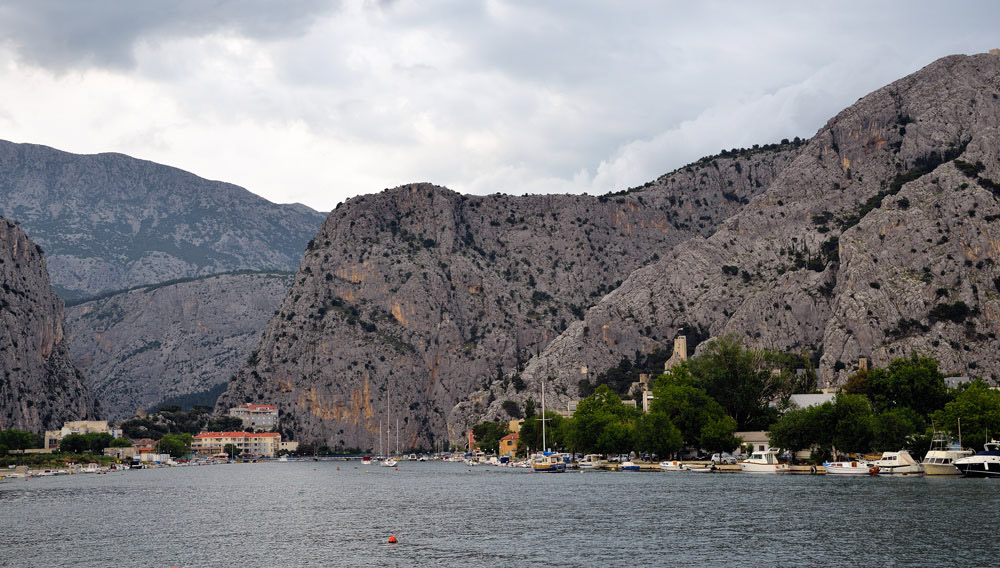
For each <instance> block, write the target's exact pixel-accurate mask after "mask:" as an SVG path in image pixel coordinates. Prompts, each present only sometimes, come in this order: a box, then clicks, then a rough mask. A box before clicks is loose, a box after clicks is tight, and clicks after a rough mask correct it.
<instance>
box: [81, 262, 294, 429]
mask: <svg viewBox="0 0 1000 568" xmlns="http://www.w3.org/2000/svg"><path fill="white" fill-rule="evenodd" d="M291 282H292V274H291V273H230V274H221V275H216V276H208V277H202V278H196V279H192V280H188V281H183V282H172V283H166V284H157V285H154V286H146V287H142V288H138V289H134V290H129V291H127V292H122V293H118V294H112V295H109V296H107V297H104V298H101V299H97V300H91V301H86V302H81V303H77V304H72V305H70V306H69V307H67V308H66V329H67V332H66V340H67V343H68V345H69V353H70V355H71V357H72V359H73V362H74V363H75V364H76V366H77V367H78V368H79V369H81V370H82V371H83V372H84V374H85V375H86V377H87V382H88V384H89V385H90V387H91V389H92V390H93V392H94V393H95V395H96V396H97V398H98V400H100V401H101V407H102V409H103V411H104V413H105V414H106V415H107V417H108V418H109V419H112V420H118V419H122V418H127V417H129V416H132V415H133V414H134V413H135V411H136V410H137V409H146V408H149V407H151V406H153V405H156V404H158V403H160V402H162V401H164V400H165V399H168V398H172V397H177V396H181V395H190V394H193V393H199V392H203V391H208V390H211V389H212V388H213V387H216V386H218V385H221V384H225V383H226V381H228V380H229V379H230V378H231V377H232V375H233V374H234V373H235V372H236V371H237V370H238V369H239V368H240V366H241V365H242V364H243V363H244V362H245V361H246V359H247V356H248V355H249V353H250V351H251V350H252V349H253V347H254V345H256V343H257V341H258V340H259V339H260V334H261V332H262V331H263V329H264V327H265V326H266V325H267V321H268V320H269V319H270V317H271V315H272V314H273V313H274V311H275V310H276V309H277V308H278V306H279V305H280V304H281V300H282V298H284V297H285V293H286V292H287V291H288V287H289V285H291ZM212 402H214V400H213V401H212Z"/></svg>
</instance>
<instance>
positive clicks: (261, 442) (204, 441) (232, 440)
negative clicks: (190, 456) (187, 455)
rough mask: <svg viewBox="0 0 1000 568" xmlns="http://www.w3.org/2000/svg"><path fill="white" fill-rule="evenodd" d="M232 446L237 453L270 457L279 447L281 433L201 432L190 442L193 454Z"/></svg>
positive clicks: (212, 451)
mask: <svg viewBox="0 0 1000 568" xmlns="http://www.w3.org/2000/svg"><path fill="white" fill-rule="evenodd" d="M229 445H231V446H233V447H235V448H236V450H237V452H238V453H241V454H244V455H249V456H263V457H266V458H271V457H274V456H275V455H277V453H278V448H280V447H281V434H278V433H277V432H262V433H260V434H255V433H253V432H202V433H201V434H198V435H197V436H195V437H194V441H193V442H191V451H192V452H193V453H194V454H195V455H199V456H204V455H213V454H222V453H225V452H226V446H229Z"/></svg>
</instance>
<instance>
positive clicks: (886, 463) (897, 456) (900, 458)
mask: <svg viewBox="0 0 1000 568" xmlns="http://www.w3.org/2000/svg"><path fill="white" fill-rule="evenodd" d="M871 469H872V470H873V471H872V474H873V475H883V476H893V477H919V476H921V475H923V474H924V468H923V466H922V465H920V464H919V463H917V460H915V459H913V456H911V455H910V452H908V451H906V450H899V451H898V452H883V453H882V457H881V458H879V459H878V461H876V462H875V463H874V464H872V468H871Z"/></svg>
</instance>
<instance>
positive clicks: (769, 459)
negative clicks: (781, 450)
mask: <svg viewBox="0 0 1000 568" xmlns="http://www.w3.org/2000/svg"><path fill="white" fill-rule="evenodd" d="M788 469H789V467H788V464H787V463H781V462H779V461H778V455H777V454H776V453H774V452H754V453H752V454H750V457H749V458H747V459H745V460H743V461H741V462H740V470H742V471H743V473H788Z"/></svg>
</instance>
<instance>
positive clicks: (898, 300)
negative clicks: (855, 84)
mask: <svg viewBox="0 0 1000 568" xmlns="http://www.w3.org/2000/svg"><path fill="white" fill-rule="evenodd" d="M998 98H1000V57H998V56H996V55H988V54H982V55H975V56H950V57H946V58H944V59H941V60H939V61H936V62H934V63H933V64H931V65H929V66H927V67H926V68H924V69H922V70H920V71H918V72H916V73H914V74H913V75H911V76H908V77H906V78H904V79H901V80H899V81H896V82H895V83H892V84H891V85H888V86H886V87H884V88H882V89H879V90H878V91H875V92H874V93H871V94H870V95H868V96H866V97H864V98H863V99H861V100H859V101H858V102H857V103H856V104H854V105H853V106H851V107H850V108H848V109H846V110H844V111H843V112H841V113H839V114H838V115H837V116H835V117H834V118H832V119H831V120H830V121H829V122H828V123H827V124H826V125H825V126H824V127H823V128H821V129H820V130H819V132H817V133H816V135H815V136H814V137H813V138H812V139H811V140H810V141H809V142H808V144H807V145H806V146H805V148H804V149H803V150H802V152H801V153H800V154H799V155H798V156H797V157H796V158H795V160H794V161H792V162H791V163H790V164H789V165H788V166H787V167H786V168H784V169H783V170H782V171H781V172H780V174H779V175H778V176H777V178H776V179H775V180H774V182H773V183H772V184H771V185H770V186H769V187H768V188H767V190H766V191H764V192H762V193H760V194H759V195H756V196H755V197H753V199H752V200H751V201H750V203H749V204H748V205H747V206H746V207H744V208H743V209H742V210H740V211H739V212H738V213H736V214H735V215H734V216H733V217H732V218H730V219H728V220H727V221H725V222H724V223H723V224H722V226H721V227H720V229H719V230H718V231H717V232H716V233H715V234H713V235H711V236H709V237H708V238H694V239H691V240H690V241H687V242H685V243H682V244H680V245H679V246H677V247H675V248H674V249H673V250H671V251H670V252H669V253H665V254H661V258H660V259H659V261H657V262H656V263H653V264H650V265H648V266H645V267H642V268H640V269H639V270H637V271H635V272H634V273H632V274H631V275H630V276H629V277H628V278H626V279H625V282H624V283H623V284H622V286H620V287H618V288H617V289H615V290H614V291H613V292H612V293H610V294H608V295H607V296H606V297H605V298H603V299H602V300H601V302H600V303H598V304H597V305H596V306H594V307H593V308H591V309H590V310H588V312H587V313H586V316H585V317H584V318H583V319H582V320H581V321H577V322H573V323H572V324H570V325H569V327H568V328H567V330H566V331H565V332H563V333H562V334H561V335H560V336H559V337H558V338H557V339H555V340H554V341H552V342H551V343H550V344H549V345H547V346H546V348H545V349H544V350H543V351H542V352H541V353H540V354H539V355H538V356H537V357H534V358H533V359H532V360H531V361H530V362H529V363H528V364H527V367H526V369H525V371H524V372H523V373H522V377H523V379H524V380H525V382H526V383H527V384H528V385H529V387H530V391H532V392H537V390H538V388H539V387H538V383H539V381H540V380H541V379H543V378H549V379H551V383H550V387H549V388H550V390H549V394H550V396H553V397H554V399H556V400H557V402H556V403H555V404H562V403H565V402H566V401H567V400H568V399H571V398H572V397H574V396H575V395H576V392H575V389H574V386H575V385H576V384H577V383H578V381H579V378H580V371H579V370H580V369H581V368H582V367H589V368H591V369H597V370H603V369H606V368H608V367H610V366H612V365H614V364H615V363H617V362H618V361H619V360H620V359H621V358H622V357H623V356H625V357H630V356H631V354H633V353H634V352H635V351H636V350H641V351H648V350H650V349H653V348H655V347H657V346H659V345H663V343H664V341H665V340H667V339H670V338H671V337H672V336H673V335H674V334H675V333H676V332H675V331H674V330H676V329H677V328H678V326H679V324H681V323H682V322H684V323H690V324H692V325H697V326H703V327H705V328H707V329H709V330H710V333H711V335H713V336H719V335H722V334H729V333H733V334H736V335H738V336H740V337H742V338H743V339H744V342H745V343H746V344H747V345H748V346H759V347H768V348H774V349H782V350H796V351H799V350H805V351H808V352H811V353H813V354H814V355H815V356H816V357H818V359H819V362H820V369H819V370H820V375H821V377H823V379H824V380H825V381H826V382H828V383H834V384H836V383H838V382H840V381H842V380H844V379H845V378H846V375H847V374H848V373H849V372H850V371H851V370H852V369H853V367H854V366H855V365H856V362H857V359H858V358H859V357H869V358H871V359H872V361H873V363H874V364H876V365H884V364H885V363H887V362H888V361H889V360H890V359H892V358H895V357H900V356H905V355H908V354H910V353H914V352H918V353H923V354H927V355H931V356H934V357H936V358H937V359H938V360H939V361H940V362H941V364H942V369H943V370H944V371H947V372H951V373H956V374H968V375H981V376H984V377H985V378H987V379H989V380H992V381H996V379H997V374H998V372H1000V371H998V369H1000V342H998V340H997V336H996V334H997V332H998V328H1000V319H998V318H1000V293H998V292H1000V267H998V266H997V260H1000V224H998V220H1000V201H998V196H1000V130H998V126H1000V100H998ZM502 387H503V385H494V387H493V388H491V389H489V390H484V391H482V392H480V393H479V394H478V395H476V396H475V397H474V398H475V400H478V401H480V404H478V405H477V404H476V403H475V402H470V403H466V404H463V405H460V406H459V407H457V408H456V409H455V410H454V412H453V414H452V417H451V420H452V422H454V423H456V424H457V423H462V424H464V423H467V422H470V421H473V420H476V419H478V418H480V417H482V416H483V415H487V416H503V415H504V412H503V410H502V409H501V408H500V406H499V402H500V401H502V400H506V399H514V400H521V399H523V398H524V396H525V394H524V393H517V392H515V391H513V390H512V389H509V388H506V389H505V388H502ZM490 401H492V403H490V404H487V403H489V402H490ZM484 406H488V409H487V410H486V411H484V410H483V407H484Z"/></svg>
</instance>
